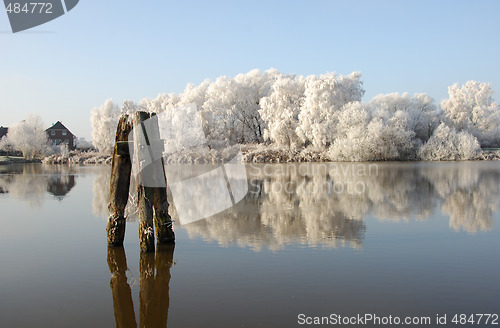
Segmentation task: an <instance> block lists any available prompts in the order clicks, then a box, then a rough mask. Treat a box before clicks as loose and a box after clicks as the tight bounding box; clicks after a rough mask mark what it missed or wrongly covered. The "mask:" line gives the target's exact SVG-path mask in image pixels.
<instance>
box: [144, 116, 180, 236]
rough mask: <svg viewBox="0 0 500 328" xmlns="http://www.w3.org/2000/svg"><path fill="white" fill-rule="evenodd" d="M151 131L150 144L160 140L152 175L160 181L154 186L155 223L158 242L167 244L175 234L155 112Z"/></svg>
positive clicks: (151, 122)
mask: <svg viewBox="0 0 500 328" xmlns="http://www.w3.org/2000/svg"><path fill="white" fill-rule="evenodd" d="M149 121H150V124H148V126H149V127H150V131H148V138H149V140H150V144H154V142H156V141H159V145H154V147H152V148H153V152H155V153H156V154H153V155H154V156H155V158H158V159H156V160H154V161H153V164H152V171H151V173H152V175H153V176H154V179H155V181H158V182H159V183H158V184H157V186H156V187H154V188H153V212H154V213H153V214H154V223H155V228H156V238H157V240H158V243H160V244H167V243H174V242H175V235H174V231H173V229H172V218H171V217H170V215H169V214H168V206H169V204H168V200H167V178H166V175H165V166H164V162H163V140H160V129H159V126H158V116H156V114H155V113H152V114H151V118H150V119H149Z"/></svg>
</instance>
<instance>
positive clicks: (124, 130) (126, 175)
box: [106, 115, 132, 246]
mask: <svg viewBox="0 0 500 328" xmlns="http://www.w3.org/2000/svg"><path fill="white" fill-rule="evenodd" d="M131 130H132V125H131V124H130V122H129V121H128V115H123V116H122V117H121V118H120V121H119V123H118V127H117V128H116V138H115V148H114V149H113V162H112V165H111V179H110V193H109V204H108V208H109V212H110V218H109V220H108V224H107V226H106V231H107V235H108V245H115V246H121V245H123V239H124V238H125V207H126V206H127V200H128V193H129V185H130V171H131V169H132V164H131V161H130V155H129V152H128V144H127V141H128V136H129V134H130V131H131Z"/></svg>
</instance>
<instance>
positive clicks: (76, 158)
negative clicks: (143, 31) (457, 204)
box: [0, 147, 500, 165]
mask: <svg viewBox="0 0 500 328" xmlns="http://www.w3.org/2000/svg"><path fill="white" fill-rule="evenodd" d="M228 153H232V154H233V155H234V154H236V153H235V152H228ZM214 158H215V159H214ZM229 159H230V158H228V154H225V153H224V152H222V151H221V152H219V153H216V154H215V156H211V155H210V154H209V155H208V156H207V154H199V153H190V154H184V155H182V156H179V155H176V156H170V157H166V158H165V157H164V161H165V164H217V163H222V162H227V161H228V160H229ZM241 159H242V161H243V163H245V164H252V163H263V164H265V163H267V164H275V163H308V162H309V163H326V162H332V163H337V162H336V161H331V160H329V159H328V158H327V157H326V156H325V155H324V153H321V152H318V151H312V150H310V149H301V150H278V149H273V148H268V149H264V150H257V149H255V148H250V147H242V149H241ZM498 160H500V149H499V150H496V149H495V150H491V149H485V150H482V151H481V153H480V154H478V156H477V157H476V158H475V159H472V161H498ZM407 161H408V162H428V161H422V160H407ZM111 162H112V157H111V156H110V155H105V154H101V153H97V152H78V151H71V152H69V153H68V154H65V155H51V156H47V157H45V158H43V159H35V160H26V159H24V158H22V157H17V156H0V165H9V164H30V163H42V164H56V165H57V164H77V165H111ZM371 162H373V163H378V162H380V161H369V162H368V163H371ZM436 162H460V160H455V161H453V160H448V161H436ZM339 163H360V162H356V161H353V162H339Z"/></svg>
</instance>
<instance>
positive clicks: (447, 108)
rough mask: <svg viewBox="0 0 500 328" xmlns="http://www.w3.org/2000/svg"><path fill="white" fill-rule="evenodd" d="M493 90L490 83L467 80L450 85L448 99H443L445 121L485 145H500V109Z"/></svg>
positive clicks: (442, 106)
mask: <svg viewBox="0 0 500 328" xmlns="http://www.w3.org/2000/svg"><path fill="white" fill-rule="evenodd" d="M493 93H494V92H493V89H492V87H491V84H490V83H481V82H477V81H467V82H466V83H465V84H464V85H462V86H459V85H458V84H457V83H455V84H454V85H452V86H450V87H449V88H448V94H449V99H446V100H443V101H442V102H441V108H442V109H443V111H444V113H445V120H446V122H447V123H448V124H449V125H450V126H452V127H454V128H456V129H457V130H458V131H466V132H469V133H470V134H472V135H473V136H474V137H476V138H477V139H478V141H479V143H480V144H481V146H483V147H498V146H500V109H499V107H498V105H497V104H496V103H495V102H494V101H493Z"/></svg>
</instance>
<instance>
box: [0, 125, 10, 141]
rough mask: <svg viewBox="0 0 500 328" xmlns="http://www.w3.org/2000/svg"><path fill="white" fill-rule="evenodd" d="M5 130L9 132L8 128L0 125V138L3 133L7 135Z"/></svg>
mask: <svg viewBox="0 0 500 328" xmlns="http://www.w3.org/2000/svg"><path fill="white" fill-rule="evenodd" d="M7 132H9V128H6V127H4V126H0V139H2V138H3V137H4V136H5V135H7Z"/></svg>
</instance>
